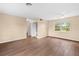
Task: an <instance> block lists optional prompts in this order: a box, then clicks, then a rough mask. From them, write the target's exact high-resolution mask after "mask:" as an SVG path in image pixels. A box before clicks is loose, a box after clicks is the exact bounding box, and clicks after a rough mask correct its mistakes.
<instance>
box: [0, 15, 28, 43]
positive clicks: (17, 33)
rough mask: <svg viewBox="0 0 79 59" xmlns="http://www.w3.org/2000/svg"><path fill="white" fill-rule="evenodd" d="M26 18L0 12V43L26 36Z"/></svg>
mask: <svg viewBox="0 0 79 59" xmlns="http://www.w3.org/2000/svg"><path fill="white" fill-rule="evenodd" d="M26 25H27V23H26V19H25V18H22V17H17V16H10V15H6V14H0V43H4V42H9V41H15V40H20V39H24V38H26V31H27V28H26Z"/></svg>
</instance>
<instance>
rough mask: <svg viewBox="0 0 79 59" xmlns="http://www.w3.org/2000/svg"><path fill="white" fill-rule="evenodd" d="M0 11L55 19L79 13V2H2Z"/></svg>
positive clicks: (27, 16) (28, 16)
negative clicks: (30, 3) (29, 4)
mask: <svg viewBox="0 0 79 59" xmlns="http://www.w3.org/2000/svg"><path fill="white" fill-rule="evenodd" d="M0 12H1V13H6V14H9V15H15V16H21V17H26V18H30V19H36V18H43V19H47V20H48V19H49V20H50V19H54V18H59V17H64V16H72V15H79V4H78V3H33V4H32V6H26V4H25V3H0Z"/></svg>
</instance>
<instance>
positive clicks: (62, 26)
mask: <svg viewBox="0 0 79 59" xmlns="http://www.w3.org/2000/svg"><path fill="white" fill-rule="evenodd" d="M55 31H64V32H67V31H70V23H69V22H67V21H60V22H56V24H55Z"/></svg>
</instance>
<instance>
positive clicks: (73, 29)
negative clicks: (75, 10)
mask: <svg viewBox="0 0 79 59" xmlns="http://www.w3.org/2000/svg"><path fill="white" fill-rule="evenodd" d="M66 19H68V20H69V22H70V31H69V32H58V31H55V23H56V21H57V20H54V21H49V29H48V30H49V31H48V34H49V36H53V37H60V38H65V39H70V40H76V41H79V16H74V17H68V18H66Z"/></svg>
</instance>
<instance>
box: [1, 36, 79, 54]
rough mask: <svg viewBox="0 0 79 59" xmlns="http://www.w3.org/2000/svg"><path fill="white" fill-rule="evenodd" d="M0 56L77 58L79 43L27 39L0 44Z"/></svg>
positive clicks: (49, 38)
mask: <svg viewBox="0 0 79 59" xmlns="http://www.w3.org/2000/svg"><path fill="white" fill-rule="evenodd" d="M0 56H79V43H78V42H73V41H67V40H62V39H57V38H51V37H45V38H41V39H36V38H30V37H28V38H27V39H23V40H19V41H14V42H8V43H3V44H0Z"/></svg>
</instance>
